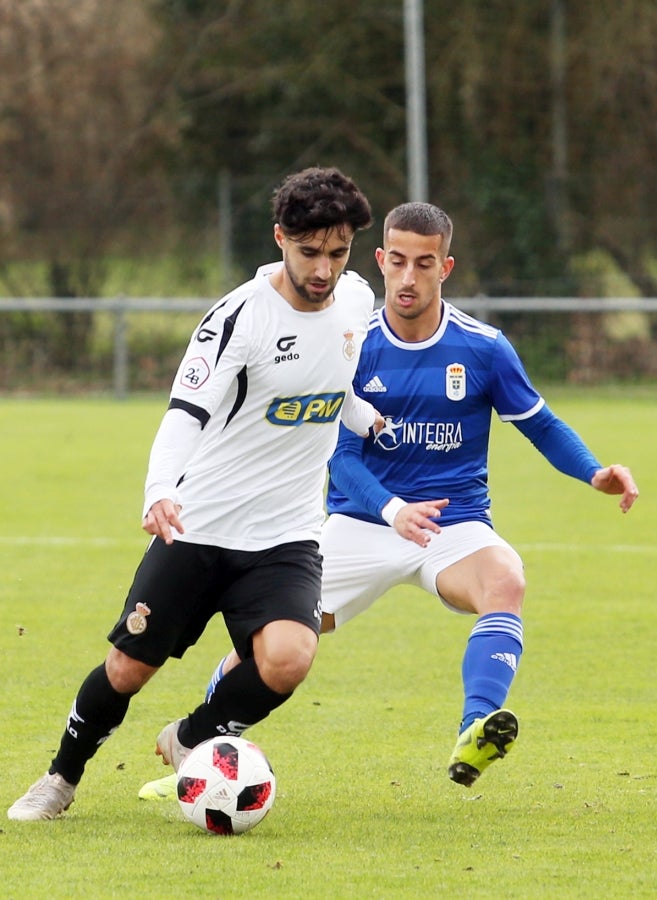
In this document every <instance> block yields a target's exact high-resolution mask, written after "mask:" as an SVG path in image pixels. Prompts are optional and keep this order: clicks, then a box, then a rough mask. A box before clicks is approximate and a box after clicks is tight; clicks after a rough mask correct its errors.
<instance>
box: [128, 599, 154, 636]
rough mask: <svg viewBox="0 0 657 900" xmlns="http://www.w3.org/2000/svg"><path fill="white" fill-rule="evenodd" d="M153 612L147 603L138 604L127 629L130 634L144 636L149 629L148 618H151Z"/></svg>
mask: <svg viewBox="0 0 657 900" xmlns="http://www.w3.org/2000/svg"><path fill="white" fill-rule="evenodd" d="M150 614H151V611H150V609H149V608H148V606H146V604H145V603H138V604H137V606H136V607H135V611H134V612H131V613H130V615H129V616H128V618H127V620H126V623H125V627H126V628H127V629H128V631H129V632H130V634H142V633H143V632H144V631H146V628H147V627H148V622H147V621H146V616H150Z"/></svg>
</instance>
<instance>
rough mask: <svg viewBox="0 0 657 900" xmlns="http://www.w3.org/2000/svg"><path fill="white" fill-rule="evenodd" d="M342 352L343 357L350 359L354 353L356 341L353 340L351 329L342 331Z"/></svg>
mask: <svg viewBox="0 0 657 900" xmlns="http://www.w3.org/2000/svg"><path fill="white" fill-rule="evenodd" d="M342 352H343V353H344V356H345V359H348V360H352V359H353V358H354V356H355V355H356V342H355V341H354V333H353V331H345V332H344V344H343V345H342Z"/></svg>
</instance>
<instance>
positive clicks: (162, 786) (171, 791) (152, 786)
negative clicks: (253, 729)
mask: <svg viewBox="0 0 657 900" xmlns="http://www.w3.org/2000/svg"><path fill="white" fill-rule="evenodd" d="M240 662H241V660H240V658H239V656H238V655H237V651H236V650H235V648H234V647H233V648H232V649H231V650H230V651H229V652H228V653H227V654H226V656H222V658H221V659H220V660H219V662H218V664H217V666H216V667H215V670H214V672H213V673H212V676H211V678H210V681H209V682H208V686H207V688H206V690H205V702H206V703H209V702H210V699H211V698H212V695H213V694H214V692H215V689H216V687H217V685H218V684H219V682H220V681H221V680H222V678H223V677H224V676H225V675H227V674H228V673H229V672H230V671H231V669H234V668H235V666H237V665H239V663H240ZM137 796H138V797H139V799H140V800H176V799H177V798H178V778H177V776H176V773H175V772H173V774H171V775H165V776H164V777H163V778H155V779H153V780H152V781H147V782H146V783H145V784H142V786H141V787H140V788H139V791H138V792H137Z"/></svg>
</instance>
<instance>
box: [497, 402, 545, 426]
mask: <svg viewBox="0 0 657 900" xmlns="http://www.w3.org/2000/svg"><path fill="white" fill-rule="evenodd" d="M544 406H545V400H544V399H543V397H539V399H538V402H537V403H535V404H534V406H532V408H531V409H528V410H527V412H524V413H517V414H516V415H510V416H500V419H501V421H502V422H522V420H523V419H531V417H532V416H535V415H536V413H537V412H538V411H539V410H540V409H543V407H544Z"/></svg>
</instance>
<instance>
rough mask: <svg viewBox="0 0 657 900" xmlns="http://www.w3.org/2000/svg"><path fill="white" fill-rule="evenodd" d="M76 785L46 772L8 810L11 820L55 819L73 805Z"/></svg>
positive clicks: (57, 775)
mask: <svg viewBox="0 0 657 900" xmlns="http://www.w3.org/2000/svg"><path fill="white" fill-rule="evenodd" d="M75 788H76V785H74V784H69V783H68V781H65V780H64V779H63V778H62V776H61V775H59V774H57V773H55V774H54V775H50V774H49V773H47V772H46V774H45V775H44V776H43V778H40V779H39V780H38V781H36V782H35V783H34V784H33V785H32V787H31V788H30V789H29V790H28V791H27V793H26V794H23V796H22V797H19V799H18V800H17V801H16V802H15V803H14V805H13V806H10V807H9V809H8V810H7V817H8V818H9V819H16V820H18V821H22V822H31V821H34V822H36V821H38V820H39V819H55V818H56V817H57V816H59V815H61V814H62V813H63V812H65V811H66V810H67V809H68V808H69V806H70V805H71V803H73V794H74V793H75Z"/></svg>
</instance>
